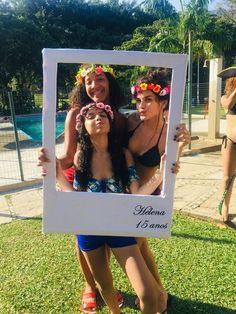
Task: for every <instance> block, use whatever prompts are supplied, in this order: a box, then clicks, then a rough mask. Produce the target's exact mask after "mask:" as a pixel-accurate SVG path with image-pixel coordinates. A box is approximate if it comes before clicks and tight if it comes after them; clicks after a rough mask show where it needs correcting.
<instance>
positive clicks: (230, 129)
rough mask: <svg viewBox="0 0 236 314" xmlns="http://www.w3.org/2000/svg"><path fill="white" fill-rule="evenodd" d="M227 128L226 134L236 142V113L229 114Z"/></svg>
mask: <svg viewBox="0 0 236 314" xmlns="http://www.w3.org/2000/svg"><path fill="white" fill-rule="evenodd" d="M226 120H227V130H226V135H227V136H228V137H229V138H230V139H231V140H232V141H234V142H236V115H230V114H227V116H226Z"/></svg>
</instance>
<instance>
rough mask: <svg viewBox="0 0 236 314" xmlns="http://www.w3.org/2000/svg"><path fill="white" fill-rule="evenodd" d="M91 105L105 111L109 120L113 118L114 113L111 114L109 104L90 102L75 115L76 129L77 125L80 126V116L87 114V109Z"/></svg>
mask: <svg viewBox="0 0 236 314" xmlns="http://www.w3.org/2000/svg"><path fill="white" fill-rule="evenodd" d="M92 107H96V108H98V109H102V110H104V111H106V112H107V113H108V115H109V117H110V118H111V120H113V119H114V114H113V111H112V110H111V106H110V105H106V104H104V103H102V102H98V103H90V104H88V105H87V106H84V107H83V108H82V109H81V110H80V112H79V114H77V116H76V126H75V128H76V130H77V131H79V126H80V117H81V116H85V115H86V114H87V112H88V111H89V109H91V108H92Z"/></svg>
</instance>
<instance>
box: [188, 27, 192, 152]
mask: <svg viewBox="0 0 236 314" xmlns="http://www.w3.org/2000/svg"><path fill="white" fill-rule="evenodd" d="M188 36H189V37H188V43H189V44H188V45H189V52H188V54H189V61H188V102H187V103H188V130H189V133H190V135H191V134H192V115H191V111H192V69H193V68H192V66H193V65H192V32H191V31H189V32H188ZM188 148H189V149H191V142H190V143H189V144H188Z"/></svg>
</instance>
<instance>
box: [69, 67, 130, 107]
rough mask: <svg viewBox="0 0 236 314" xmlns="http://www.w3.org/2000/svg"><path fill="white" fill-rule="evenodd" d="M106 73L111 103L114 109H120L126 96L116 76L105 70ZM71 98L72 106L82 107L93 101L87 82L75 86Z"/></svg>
mask: <svg viewBox="0 0 236 314" xmlns="http://www.w3.org/2000/svg"><path fill="white" fill-rule="evenodd" d="M104 74H105V76H106V78H107V80H108V82H109V94H110V95H109V96H110V97H109V104H110V106H111V108H112V110H114V111H118V109H119V108H120V107H121V106H122V105H123V104H124V99H125V97H124V95H123V92H122V90H121V87H120V85H119V83H118V82H117V80H116V79H115V78H114V76H113V75H112V74H111V73H109V72H104ZM69 98H70V106H71V108H79V109H81V108H82V107H83V106H86V105H87V104H89V103H90V102H91V98H90V97H89V96H88V94H87V92H86V89H85V84H80V85H79V86H75V87H74V88H73V90H72V91H71V93H70V95H69Z"/></svg>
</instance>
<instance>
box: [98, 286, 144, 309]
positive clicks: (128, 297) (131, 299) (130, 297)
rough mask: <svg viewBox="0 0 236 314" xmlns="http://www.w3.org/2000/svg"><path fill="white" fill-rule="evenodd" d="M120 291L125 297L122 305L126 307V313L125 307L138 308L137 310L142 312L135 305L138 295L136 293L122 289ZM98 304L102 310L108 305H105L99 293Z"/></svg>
mask: <svg viewBox="0 0 236 314" xmlns="http://www.w3.org/2000/svg"><path fill="white" fill-rule="evenodd" d="M120 293H121V294H122V295H123V297H124V306H123V307H122V309H124V313H125V309H132V310H136V311H137V312H140V311H139V310H138V309H137V307H136V305H135V299H136V298H137V297H136V296H135V295H134V294H131V293H127V292H124V291H120ZM97 305H98V308H99V310H102V309H103V308H107V306H106V305H105V303H104V301H103V299H102V297H101V296H100V294H99V293H98V294H97ZM134 313H136V312H134Z"/></svg>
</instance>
